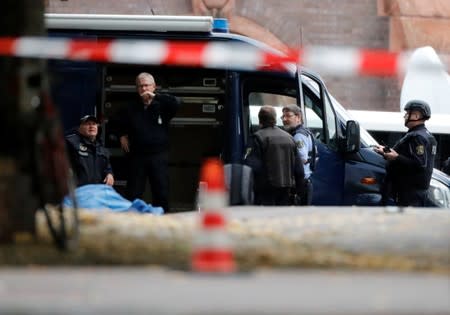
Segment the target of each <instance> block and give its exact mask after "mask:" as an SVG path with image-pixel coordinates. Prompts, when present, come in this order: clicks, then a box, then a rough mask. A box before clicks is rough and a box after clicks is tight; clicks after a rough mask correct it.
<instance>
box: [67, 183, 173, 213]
mask: <svg viewBox="0 0 450 315" xmlns="http://www.w3.org/2000/svg"><path fill="white" fill-rule="evenodd" d="M75 197H76V199H77V203H78V207H79V208H82V209H92V210H95V209H98V210H103V209H109V210H111V211H114V212H126V211H134V212H141V213H151V214H156V215H160V214H163V213H164V210H163V208H161V207H153V206H152V205H151V204H147V203H145V201H144V200H141V199H135V200H134V201H133V202H131V201H129V200H128V199H125V198H124V197H122V196H121V195H120V194H119V193H118V192H117V191H115V190H114V188H112V187H111V186H108V185H103V184H91V185H84V186H80V187H78V188H77V189H76V190H75ZM63 204H64V205H65V206H67V207H72V200H71V198H69V197H65V198H64V201H63Z"/></svg>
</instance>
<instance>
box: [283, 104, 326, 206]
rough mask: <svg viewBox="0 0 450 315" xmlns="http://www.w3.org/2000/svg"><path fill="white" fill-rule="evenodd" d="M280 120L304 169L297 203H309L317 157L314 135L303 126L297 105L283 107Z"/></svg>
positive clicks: (300, 112) (310, 201)
mask: <svg viewBox="0 0 450 315" xmlns="http://www.w3.org/2000/svg"><path fill="white" fill-rule="evenodd" d="M281 120H282V121H283V125H284V129H285V130H286V131H287V132H289V133H290V134H291V135H292V136H293V137H294V140H295V143H296V145H297V150H298V152H299V155H300V158H301V160H302V162H303V168H304V170H305V178H304V182H303V183H300V188H301V189H299V190H300V191H298V193H299V196H298V197H299V200H297V204H300V205H310V204H311V203H312V194H313V184H312V178H311V175H312V172H313V170H314V166H315V161H316V158H317V149H316V145H315V142H314V136H313V135H312V133H311V131H309V130H308V129H307V128H305V127H304V126H303V116H302V111H301V109H300V107H298V106H297V105H287V106H285V107H283V116H281ZM297 187H299V185H297Z"/></svg>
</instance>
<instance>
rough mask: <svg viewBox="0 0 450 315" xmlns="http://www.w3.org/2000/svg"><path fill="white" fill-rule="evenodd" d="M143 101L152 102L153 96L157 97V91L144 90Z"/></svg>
mask: <svg viewBox="0 0 450 315" xmlns="http://www.w3.org/2000/svg"><path fill="white" fill-rule="evenodd" d="M140 96H141V98H142V101H143V102H144V103H146V104H148V103H150V102H151V100H153V98H154V97H155V93H153V92H150V91H145V92H143V93H142V94H141V95H140Z"/></svg>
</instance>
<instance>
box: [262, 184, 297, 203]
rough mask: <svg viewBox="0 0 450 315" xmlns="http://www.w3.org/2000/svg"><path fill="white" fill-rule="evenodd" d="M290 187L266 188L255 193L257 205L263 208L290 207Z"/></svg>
mask: <svg viewBox="0 0 450 315" xmlns="http://www.w3.org/2000/svg"><path fill="white" fill-rule="evenodd" d="M290 194H291V188H290V187H265V188H263V189H260V190H257V191H255V204H257V205H261V206H288V205H290Z"/></svg>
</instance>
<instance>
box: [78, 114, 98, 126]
mask: <svg viewBox="0 0 450 315" xmlns="http://www.w3.org/2000/svg"><path fill="white" fill-rule="evenodd" d="M88 121H93V122H95V123H96V124H98V120H97V117H95V116H93V115H86V116H84V117H81V119H80V125H81V124H84V123H85V122H88Z"/></svg>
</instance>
